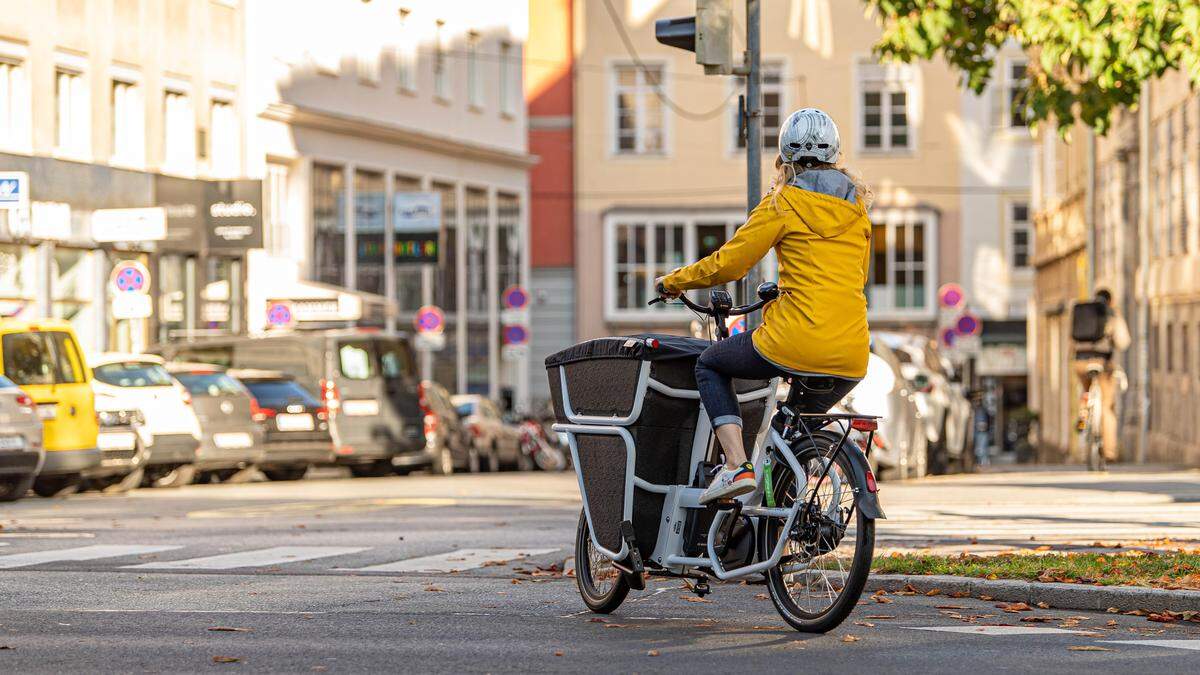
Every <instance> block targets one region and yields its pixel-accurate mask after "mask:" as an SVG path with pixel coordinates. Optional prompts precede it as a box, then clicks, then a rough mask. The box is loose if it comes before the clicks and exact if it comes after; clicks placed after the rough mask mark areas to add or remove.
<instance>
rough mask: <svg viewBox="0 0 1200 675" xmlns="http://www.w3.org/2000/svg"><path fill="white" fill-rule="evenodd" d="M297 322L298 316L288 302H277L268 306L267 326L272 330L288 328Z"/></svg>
mask: <svg viewBox="0 0 1200 675" xmlns="http://www.w3.org/2000/svg"><path fill="white" fill-rule="evenodd" d="M295 322H296V314H295V313H294V312H293V311H292V305H291V303H288V302H280V301H275V302H271V303H269V304H268V305H267V325H269V326H271V327H272V328H286V327H288V326H290V325H292V324H293V323H295Z"/></svg>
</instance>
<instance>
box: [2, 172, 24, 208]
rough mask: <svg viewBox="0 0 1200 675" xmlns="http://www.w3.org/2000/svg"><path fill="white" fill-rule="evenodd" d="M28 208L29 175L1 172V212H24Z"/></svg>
mask: <svg viewBox="0 0 1200 675" xmlns="http://www.w3.org/2000/svg"><path fill="white" fill-rule="evenodd" d="M28 208H29V174H27V173H25V172H24V171H0V210H12V211H24V210H25V209H28Z"/></svg>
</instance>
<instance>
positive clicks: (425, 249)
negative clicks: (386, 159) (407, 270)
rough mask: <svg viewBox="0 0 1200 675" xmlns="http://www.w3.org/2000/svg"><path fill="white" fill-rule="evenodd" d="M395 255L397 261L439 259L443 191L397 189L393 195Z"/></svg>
mask: <svg viewBox="0 0 1200 675" xmlns="http://www.w3.org/2000/svg"><path fill="white" fill-rule="evenodd" d="M392 230H393V232H394V233H395V244H394V251H393V255H394V257H395V261H396V264H398V265H404V264H421V263H437V262H438V258H439V255H440V250H439V246H438V237H439V234H440V233H441V231H442V195H441V194H439V193H437V192H397V193H396V194H395V195H394V197H393V198H392Z"/></svg>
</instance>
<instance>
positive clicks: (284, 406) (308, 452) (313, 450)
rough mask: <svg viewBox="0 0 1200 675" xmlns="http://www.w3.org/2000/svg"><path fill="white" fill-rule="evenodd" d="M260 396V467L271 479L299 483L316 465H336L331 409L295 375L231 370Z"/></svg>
mask: <svg viewBox="0 0 1200 675" xmlns="http://www.w3.org/2000/svg"><path fill="white" fill-rule="evenodd" d="M228 374H229V375H230V376H232V377H235V378H237V380H238V381H239V382H241V383H242V384H244V385H245V386H246V388H247V389H249V390H250V394H251V395H252V396H253V397H254V404H253V406H252V410H253V417H254V420H255V421H256V422H258V423H259V424H260V425H261V428H262V438H263V456H262V459H261V460H259V464H258V468H259V470H261V471H262V472H263V475H265V476H266V477H267V478H269V479H271V480H299V479H301V478H303V477H304V474H305V473H307V472H308V469H309V467H311V466H313V465H314V464H330V463H332V462H333V436H332V435H331V434H330V430H329V427H330V424H329V409H328V408H327V407H326V406H325V402H324V401H322V400H321V399H319V398H317V397H316V396H315V395H314V394H313V393H312V392H311V391H309V390H308V389H307V388H306V387H304V386H302V385H301V384H300V382H299V381H297V380H296V378H295V377H293V376H292V375H290V374H288V373H281V372H279V371H272V370H248V369H240V370H233V369H231V370H230V371H229V372H228Z"/></svg>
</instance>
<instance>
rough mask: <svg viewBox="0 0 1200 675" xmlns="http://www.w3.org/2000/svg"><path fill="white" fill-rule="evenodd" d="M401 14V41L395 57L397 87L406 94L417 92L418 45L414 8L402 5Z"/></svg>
mask: <svg viewBox="0 0 1200 675" xmlns="http://www.w3.org/2000/svg"><path fill="white" fill-rule="evenodd" d="M396 14H397V15H398V16H399V24H400V25H399V30H398V31H397V34H398V38H399V42H398V43H397V44H396V47H395V51H394V52H393V57H394V58H395V67H396V89H397V90H399V91H400V92H401V93H404V94H415V93H417V73H418V63H419V62H418V60H417V45H416V40H415V38H414V36H413V34H412V26H411V25H410V21H411V20H412V10H411V9H409V8H407V7H401V8H399V9H397V10H396Z"/></svg>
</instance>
